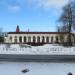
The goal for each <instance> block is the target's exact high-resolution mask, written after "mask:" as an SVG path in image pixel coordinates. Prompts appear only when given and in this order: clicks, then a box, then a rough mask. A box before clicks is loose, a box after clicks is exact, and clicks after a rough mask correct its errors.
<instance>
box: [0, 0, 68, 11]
mask: <svg viewBox="0 0 75 75" xmlns="http://www.w3.org/2000/svg"><path fill="white" fill-rule="evenodd" d="M0 2H3V3H4V4H5V3H6V5H7V6H8V9H9V10H12V11H20V9H21V6H25V4H26V5H27V6H30V7H33V8H34V7H37V8H43V9H50V8H51V7H52V8H61V7H63V6H64V5H65V4H67V3H68V0H1V1H0ZM13 4H15V6H14V5H13ZM17 4H19V5H18V6H17Z"/></svg>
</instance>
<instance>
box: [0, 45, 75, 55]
mask: <svg viewBox="0 0 75 75" xmlns="http://www.w3.org/2000/svg"><path fill="white" fill-rule="evenodd" d="M0 54H26V55H30V54H31V55H75V47H63V46H59V45H57V44H46V45H43V46H30V45H23V44H20V45H19V44H8V45H7V44H1V45H0Z"/></svg>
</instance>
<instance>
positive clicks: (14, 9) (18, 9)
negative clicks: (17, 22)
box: [8, 5, 21, 12]
mask: <svg viewBox="0 0 75 75" xmlns="http://www.w3.org/2000/svg"><path fill="white" fill-rule="evenodd" d="M8 10H9V11H12V12H18V11H20V10H21V7H20V6H18V5H15V6H8Z"/></svg>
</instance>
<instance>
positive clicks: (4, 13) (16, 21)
mask: <svg viewBox="0 0 75 75" xmlns="http://www.w3.org/2000/svg"><path fill="white" fill-rule="evenodd" d="M67 3H68V0H0V27H2V28H3V31H15V28H16V26H17V25H19V27H20V30H21V31H27V30H30V31H56V26H57V25H58V24H59V23H58V22H57V20H58V19H59V17H60V15H61V13H62V7H63V6H64V5H65V4H67Z"/></svg>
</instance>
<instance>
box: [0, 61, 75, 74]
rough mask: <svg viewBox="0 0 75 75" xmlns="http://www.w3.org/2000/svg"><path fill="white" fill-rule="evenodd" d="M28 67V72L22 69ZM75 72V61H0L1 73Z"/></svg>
mask: <svg viewBox="0 0 75 75" xmlns="http://www.w3.org/2000/svg"><path fill="white" fill-rule="evenodd" d="M25 69H27V70H28V72H26V73H23V72H22V71H23V70H25ZM69 72H71V73H73V75H74V74H75V63H44V62H41V63H39V62H38V63H37V62H17V63H16V62H0V75H67V74H68V73H69Z"/></svg>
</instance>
